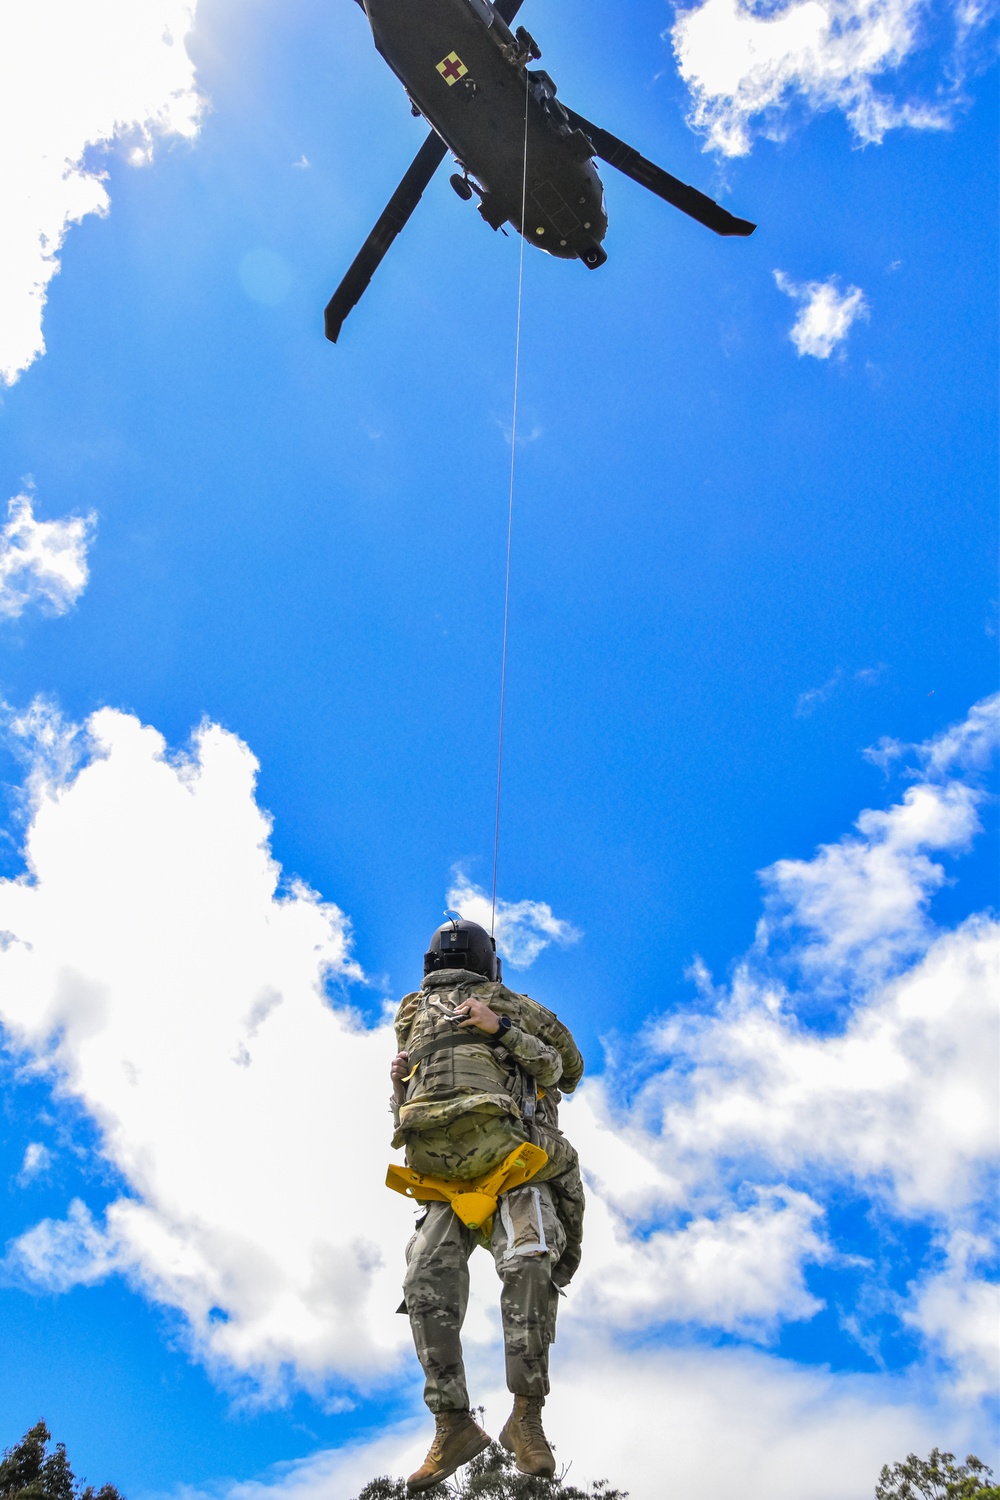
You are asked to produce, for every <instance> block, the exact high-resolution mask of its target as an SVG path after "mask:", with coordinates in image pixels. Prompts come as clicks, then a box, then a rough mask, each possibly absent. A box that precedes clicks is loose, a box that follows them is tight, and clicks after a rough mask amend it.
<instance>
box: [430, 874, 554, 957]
mask: <svg viewBox="0 0 1000 1500" xmlns="http://www.w3.org/2000/svg"><path fill="white" fill-rule="evenodd" d="M447 900H448V905H449V906H450V907H451V908H452V910H453V911H457V912H458V913H459V914H460V915H461V916H463V917H465V918H466V920H467V921H469V922H478V923H479V925H480V927H485V928H486V931H487V932H489V931H490V923H491V921H492V919H493V908H492V903H491V901H490V898H489V896H488V894H487V893H486V891H484V890H481V889H480V888H479V886H477V885H473V884H472V882H471V881H470V880H469V878H468V876H467V875H466V874H465V873H464V871H462V870H456V872H455V883H454V885H453V886H452V887H451V889H450V890H449V892H448V896H447ZM494 932H495V936H496V940H497V952H498V953H499V954H500V956H501V958H503V960H504V962H505V963H509V964H510V966H511V968H513V969H528V968H530V967H531V965H532V964H533V963H534V962H535V959H536V958H537V957H538V955H539V954H540V953H542V952H543V951H544V950H545V949H546V948H548V947H549V945H550V944H552V943H559V944H560V945H561V946H562V947H566V946H568V945H569V944H570V943H576V942H578V941H579V939H580V937H581V936H582V934H581V933H579V932H578V931H577V929H576V928H575V927H574V926H573V925H572V924H571V923H570V922H565V921H563V920H562V919H561V918H560V917H556V916H553V913H552V908H551V906H549V905H547V904H546V902H544V901H503V900H500V899H498V900H497V906H496V925H495V928H494Z"/></svg>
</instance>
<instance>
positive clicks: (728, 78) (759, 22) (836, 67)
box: [671, 0, 992, 156]
mask: <svg viewBox="0 0 1000 1500" xmlns="http://www.w3.org/2000/svg"><path fill="white" fill-rule="evenodd" d="M934 14H935V7H934V6H933V5H932V4H931V3H929V0H785V3H781V0H778V3H777V4H760V3H755V0H702V3H701V4H697V5H694V6H692V7H691V8H688V9H681V10H680V11H679V13H678V16H677V20H676V22H675V23H674V26H673V29H672V33H671V35H672V40H673V46H674V53H675V56H676V58H677V65H678V68H679V70H680V74H681V77H682V78H683V79H684V81H685V83H686V84H687V86H688V88H689V89H690V90H691V94H692V98H693V105H692V110H691V115H690V121H691V124H692V125H693V126H694V127H695V129H697V130H700V131H702V132H704V133H705V135H706V136H707V139H708V145H709V146H710V148H711V149H712V150H715V151H719V152H722V153H723V154H725V155H727V156H744V155H746V154H747V152H749V151H750V149H751V145H752V141H753V135H754V132H755V130H757V131H760V133H762V134H765V135H768V136H771V137H779V136H780V135H781V134H782V133H783V131H784V130H785V129H786V128H787V125H786V117H787V114H788V111H789V110H790V109H791V107H792V106H793V105H798V106H799V108H800V109H801V108H804V109H806V110H809V111H813V112H817V111H822V110H830V109H839V110H841V111H842V112H843V114H844V115H845V116H846V118H847V120H848V123H849V125H850V128H851V130H852V132H853V134H854V136H855V138H856V139H857V140H858V141H859V142H860V143H861V144H864V145H868V144H871V143H873V142H879V141H881V140H883V139H884V137H885V135H886V132H887V131H889V130H891V129H893V128H896V127H899V126H903V125H908V126H910V127H912V128H915V129H924V130H928V129H942V128H944V127H946V126H947V125H948V124H949V123H950V120H951V118H952V115H953V113H954V109H955V105H956V101H957V100H959V99H960V98H961V95H962V84H963V80H964V76H965V74H966V71H967V69H968V68H969V67H970V66H972V65H973V64H972V62H971V58H970V53H971V52H972V51H973V50H974V47H975V40H976V38H977V37H978V35H979V33H980V32H982V30H983V28H984V26H985V23H986V21H987V20H988V19H989V17H990V15H991V14H992V7H991V6H990V5H987V4H978V3H975V0H973V3H970V4H964V5H961V6H958V7H955V8H954V10H953V11H947V12H946V13H945V15H944V17H943V24H944V25H946V26H947V27H948V29H949V32H950V37H949V40H948V41H946V42H945V43H944V48H943V50H944V53H945V57H946V61H945V64H944V69H943V76H942V77H941V79H940V82H939V86H938V87H937V88H936V89H935V90H934V91H933V95H932V98H931V99H929V100H925V99H921V98H919V97H911V98H898V97H896V96H895V95H894V93H893V92H892V88H893V84H894V81H895V80H894V79H893V76H892V75H894V74H898V72H899V70H900V69H901V68H902V67H903V65H904V64H905V63H906V62H907V61H908V60H909V59H910V58H911V57H913V56H914V55H915V54H916V53H917V52H918V51H919V50H920V49H921V48H922V47H924V46H925V45H926V44H927V39H928V31H929V29H930V28H929V25H928V23H929V22H930V20H931V18H932V17H933V16H934ZM880 84H881V85H882V87H881V90H880V87H879V85H880Z"/></svg>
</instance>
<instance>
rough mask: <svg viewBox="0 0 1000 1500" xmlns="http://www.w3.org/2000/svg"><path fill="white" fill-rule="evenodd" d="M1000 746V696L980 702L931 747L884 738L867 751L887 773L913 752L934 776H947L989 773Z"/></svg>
mask: <svg viewBox="0 0 1000 1500" xmlns="http://www.w3.org/2000/svg"><path fill="white" fill-rule="evenodd" d="M998 745H1000V693H994V695H993V696H992V698H984V699H983V701H982V702H981V703H977V704H976V705H975V707H974V708H973V709H972V711H971V712H970V714H969V716H968V718H967V719H965V720H964V721H963V722H962V723H961V724H955V725H953V726H952V728H950V729H948V730H946V731H945V732H944V734H941V735H938V736H937V738H936V739H933V740H931V741H930V742H929V744H927V745H904V744H902V743H901V742H900V741H899V740H893V739H888V738H883V739H881V740H879V742H878V744H877V745H873V746H871V747H870V748H869V749H867V750H866V751H865V755H866V757H867V759H868V760H870V761H871V762H872V764H873V765H876V766H881V767H882V769H883V770H888V768H889V767H890V766H891V765H892V764H893V762H895V761H898V760H900V759H902V757H903V756H905V755H906V754H907V752H913V753H914V754H915V755H916V757H917V759H918V760H919V761H920V762H921V764H922V765H923V767H924V770H925V771H926V773H927V775H928V776H930V777H937V776H947V775H948V774H949V773H950V772H953V771H966V772H973V773H974V772H977V771H983V770H985V769H986V768H987V767H988V765H989V764H990V762H991V761H992V759H993V757H994V755H995V754H996V750H997V746H998Z"/></svg>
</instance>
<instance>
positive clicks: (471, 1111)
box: [393, 975, 583, 1180]
mask: <svg viewBox="0 0 1000 1500" xmlns="http://www.w3.org/2000/svg"><path fill="white" fill-rule="evenodd" d="M470 996H475V997H476V998H477V999H480V1000H484V1001H485V1002H486V1003H487V1004H488V1005H489V1006H490V1007H491V1008H492V1009H493V1010H495V1011H496V1012H497V1014H499V1015H506V1016H509V1017H510V1019H511V1021H512V1022H513V1023H514V1025H515V1026H520V1025H521V1024H522V1021H527V1022H528V1027H529V1030H530V1031H531V1032H532V1033H534V1034H535V1035H538V1036H539V1037H540V1038H541V1040H543V1041H544V1042H546V1043H547V1044H548V1045H550V1046H553V1047H555V1049H556V1050H557V1051H558V1052H559V1054H560V1057H561V1058H562V1059H563V1066H564V1070H565V1075H566V1076H565V1078H564V1080H563V1083H564V1087H567V1088H569V1089H572V1088H575V1087H576V1084H577V1083H578V1082H579V1079H580V1075H581V1074H582V1072H583V1059H582V1058H581V1057H580V1054H579V1052H578V1051H577V1048H576V1044H575V1043H574V1042H573V1039H572V1037H571V1035H570V1033H569V1031H568V1030H567V1029H566V1027H565V1026H563V1025H562V1023H561V1022H560V1021H559V1020H558V1019H557V1017H556V1016H554V1015H553V1014H552V1012H551V1011H547V1010H545V1008H544V1007H543V1006H540V1005H538V1004H537V1002H534V1001H530V1000H527V999H526V997H524V996H521V995H518V994H516V993H515V992H514V991H512V990H508V989H506V987H505V986H503V985H499V984H498V985H493V984H491V983H490V982H489V981H488V980H481V981H476V980H475V979H474V978H473V976H471V975H469V976H468V977H467V979H466V980H465V981H464V982H462V983H460V984H459V985H457V986H456V987H455V988H454V989H445V988H437V987H433V988H431V989H429V990H420V991H419V992H417V993H415V994H412V995H408V996H407V997H406V999H405V1000H404V1001H403V1003H402V1004H401V1006H400V1010H399V1014H398V1015H397V1018H396V1035H397V1040H398V1043H399V1046H400V1049H401V1050H405V1051H406V1052H407V1053H408V1054H409V1057H410V1062H411V1067H412V1068H413V1069H414V1072H413V1074H412V1076H411V1078H410V1080H409V1082H408V1084H407V1091H406V1100H405V1103H404V1104H403V1105H402V1106H401V1108H400V1111H399V1130H398V1131H397V1132H396V1136H395V1138H394V1140H393V1146H394V1147H397V1148H398V1147H399V1146H403V1145H405V1147H406V1160H407V1165H408V1166H410V1167H412V1168H413V1169H414V1170H415V1171H418V1172H426V1173H429V1174H431V1175H435V1176H439V1177H445V1178H451V1179H462V1180H469V1179H471V1178H474V1177H478V1176H481V1175H483V1174H484V1173H486V1172H489V1171H491V1170H492V1169H493V1167H494V1166H496V1165H497V1163H499V1162H501V1161H502V1160H503V1159H504V1157H505V1156H507V1155H508V1154H509V1153H510V1151H511V1150H512V1149H513V1148H514V1147H516V1146H517V1145H518V1144H519V1143H520V1142H523V1141H525V1140H527V1139H528V1138H529V1131H528V1128H527V1126H526V1123H525V1121H524V1119H523V1118H522V1112H521V1108H520V1102H521V1100H522V1099H523V1086H524V1084H525V1077H524V1075H522V1072H521V1069H520V1068H519V1067H518V1065H517V1062H516V1060H515V1059H514V1058H513V1057H512V1056H511V1055H510V1054H509V1053H508V1052H507V1051H506V1049H505V1048H504V1047H503V1045H502V1044H499V1043H496V1042H494V1041H491V1040H490V1039H489V1038H487V1037H484V1036H481V1035H479V1034H478V1033H476V1032H471V1033H470V1032H463V1031H461V1030H460V1029H459V1028H458V1027H457V1026H456V1025H455V1023H454V1022H453V1021H451V1020H450V1019H449V1015H450V1012H451V1011H453V1010H454V1008H455V1007H456V1006H457V1005H460V1004H461V1003H462V1002H463V1001H465V1000H468V999H469V998H470ZM556 1097H557V1098H558V1094H557V1095H556ZM546 1149H548V1143H546ZM556 1155H557V1156H558V1155H559V1153H556ZM552 1170H553V1171H554V1170H558V1167H557V1164H556V1162H555V1161H553V1164H552ZM543 1175H544V1174H543Z"/></svg>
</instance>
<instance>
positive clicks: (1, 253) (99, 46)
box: [0, 0, 201, 384]
mask: <svg viewBox="0 0 1000 1500" xmlns="http://www.w3.org/2000/svg"><path fill="white" fill-rule="evenodd" d="M195 6H196V0H78V3H68V0H22V3H13V4H8V5H5V6H3V7H2V9H0V142H2V145H0V202H2V203H3V205H4V227H3V232H2V235H0V381H3V382H6V383H7V384H12V383H13V382H14V381H15V380H16V379H17V377H18V375H20V374H21V373H22V372H23V371H24V370H26V369H27V368H28V366H29V365H30V364H31V363H32V362H33V361H34V360H35V359H36V358H37V357H38V355H39V354H41V353H43V352H44V349H45V341H44V338H43V335H42V315H43V310H44V307H45V299H46V295H47V289H48V285H49V282H50V281H51V280H52V277H53V276H54V275H55V274H56V272H57V271H58V269H59V252H60V250H61V248H62V245H63V241H64V239H65V237H66V233H67V231H68V229H69V228H70V226H71V225H72V224H78V223H80V221H81V220H82V219H84V218H85V217H86V216H87V215H88V214H106V213H107V212H108V208H109V204H110V199H109V197H108V191H107V188H106V186H105V183H106V177H107V173H106V172H105V171H104V170H103V168H102V161H103V156H102V154H101V153H103V152H105V151H106V149H107V148H108V147H109V146H110V145H111V144H112V143H114V142H118V143H121V144H123V145H124V146H125V148H126V150H127V152H128V157H129V160H130V161H132V162H133V163H136V164H138V163H141V162H146V161H148V160H149V159H150V158H151V156H152V152H153V148H154V144H155V143H156V142H157V141H158V140H163V139H166V138H169V137H171V136H175V137H182V138H186V139H191V138H192V137H193V136H194V135H195V134H196V133H197V129H198V120H199V115H200V111H201V102H200V100H199V98H198V95H197V92H196V89H195V76H194V65H193V63H192V62H191V59H190V57H189V56H188V54H187V51H186V50H185V39H186V37H187V35H188V33H189V32H190V30H191V26H192V24H193V21H194V13H195ZM95 153H96V154H95Z"/></svg>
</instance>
